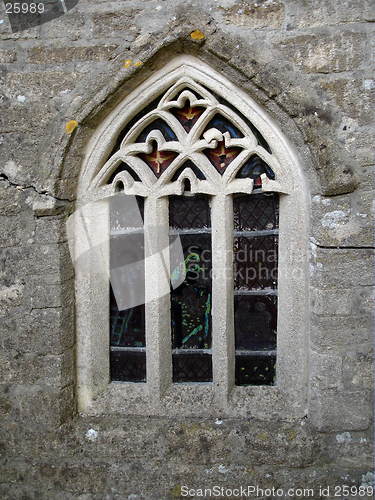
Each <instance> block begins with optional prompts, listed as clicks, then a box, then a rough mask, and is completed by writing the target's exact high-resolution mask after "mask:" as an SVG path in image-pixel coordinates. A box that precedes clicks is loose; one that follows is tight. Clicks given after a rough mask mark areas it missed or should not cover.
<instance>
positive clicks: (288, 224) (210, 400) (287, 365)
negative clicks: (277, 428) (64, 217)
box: [75, 55, 309, 418]
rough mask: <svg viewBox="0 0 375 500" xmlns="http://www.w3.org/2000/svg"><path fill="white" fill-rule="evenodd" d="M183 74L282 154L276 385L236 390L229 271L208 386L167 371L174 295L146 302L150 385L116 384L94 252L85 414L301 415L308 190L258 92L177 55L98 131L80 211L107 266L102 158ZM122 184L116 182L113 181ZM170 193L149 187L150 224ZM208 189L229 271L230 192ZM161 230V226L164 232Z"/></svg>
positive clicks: (220, 290)
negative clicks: (111, 371)
mask: <svg viewBox="0 0 375 500" xmlns="http://www.w3.org/2000/svg"><path fill="white" fill-rule="evenodd" d="M181 79H186V80H189V79H193V80H194V81H195V82H197V83H198V84H199V83H200V84H203V85H205V86H206V87H207V88H209V89H210V90H212V91H214V92H216V93H217V94H220V95H221V96H223V97H224V98H225V99H226V100H227V101H228V102H229V103H230V104H232V105H233V106H234V107H236V108H237V109H239V110H240V111H241V112H242V113H243V114H244V115H245V116H246V117H247V118H248V119H249V120H250V121H251V122H252V123H253V124H254V125H255V126H256V127H257V128H258V130H259V131H260V132H261V134H262V135H263V136H264V137H265V139H266V140H267V142H268V143H269V144H270V146H271V148H272V153H273V156H274V157H275V158H276V161H275V163H274V164H273V165H272V168H273V170H274V171H275V175H276V181H270V182H269V185H267V182H265V183H263V189H264V190H265V191H278V192H279V193H280V235H279V306H278V310H279V312H278V360H277V383H276V385H275V386H260V387H254V386H253V387H235V386H234V380H231V378H230V377H229V376H228V375H227V374H228V373H230V371H233V369H232V368H233V367H231V366H229V365H230V363H231V360H233V362H234V342H231V338H232V337H231V336H233V332H231V331H230V330H231V327H230V324H231V322H230V317H231V314H233V311H232V309H233V297H232V293H233V292H232V291H231V289H230V287H228V285H227V282H228V278H229V280H230V279H231V276H226V277H225V276H224V275H222V277H221V278H220V277H219V278H218V279H216V280H215V285H214V288H213V296H214V297H215V299H214V300H215V302H214V304H213V332H214V339H215V340H214V342H213V357H214V359H216V360H217V365H216V369H214V381H213V383H212V384H172V381H171V378H170V376H169V373H170V365H171V356H169V355H165V353H166V352H167V353H168V351H170V334H169V333H168V332H169V329H170V325H169V315H170V313H169V307H170V305H169V296H168V295H163V294H161V295H163V296H162V297H161V298H160V299H157V300H152V301H150V302H148V303H147V304H146V324H147V325H148V326H147V328H146V335H147V340H146V346H147V352H148V353H150V352H152V356H150V355H149V354H148V356H147V357H148V358H150V361H148V365H147V370H148V381H147V383H146V384H136V383H115V382H112V383H110V380H109V353H108V346H109V342H108V316H109V315H108V304H109V297H108V295H109V290H108V288H109V287H108V273H107V272H106V269H100V268H98V266H97V262H98V261H97V259H96V257H95V256H92V257H91V258H90V259H91V260H88V261H87V262H86V265H85V266H84V268H82V269H77V272H76V307H77V323H76V327H77V394H78V408H79V411H80V412H83V413H88V414H102V413H111V412H113V411H115V412H119V413H122V414H124V415H131V414H133V415H134V414H135V415H137V414H139V415H141V414H142V415H147V414H148V415H160V416H162V415H166V416H173V415H176V416H177V415H178V416H201V415H204V416H208V415H217V414H218V412H220V414H223V415H226V416H231V417H249V416H256V417H258V418H272V417H278V418H293V417H301V416H303V415H304V414H306V412H307V410H306V408H307V396H308V328H309V326H308V236H307V234H308V211H309V210H308V209H309V206H308V201H307V200H308V192H307V187H306V181H305V179H304V176H303V173H302V169H301V167H300V165H299V162H298V159H297V157H296V155H295V153H294V150H293V147H292V146H291V144H289V142H288V140H287V139H286V138H285V136H284V135H283V134H282V132H281V131H280V130H279V127H278V125H277V124H276V123H275V121H274V120H273V118H271V117H270V116H269V115H268V114H267V113H266V112H265V111H264V110H263V109H262V108H261V107H260V106H259V105H258V104H257V103H256V102H255V101H254V100H253V99H252V98H250V97H249V96H248V95H246V94H245V93H244V92H243V91H241V90H240V89H239V88H237V87H236V86H235V85H234V84H233V83H231V82H229V81H228V80H227V79H226V78H225V77H223V76H222V75H220V74H218V73H217V72H215V71H214V70H213V69H212V68H210V67H209V66H208V65H207V64H205V63H203V62H201V61H200V60H199V59H196V58H194V57H193V56H187V55H184V56H180V57H177V58H176V59H174V60H173V61H172V62H170V63H169V64H168V65H166V66H165V67H164V68H163V69H162V70H160V71H158V72H156V73H154V74H153V75H152V76H151V77H150V78H149V79H148V80H147V81H146V82H144V83H143V84H142V85H140V86H139V87H138V88H137V89H136V90H134V91H133V92H132V93H131V94H130V95H129V96H127V97H126V98H125V99H124V101H123V102H122V103H120V104H119V105H118V106H117V107H116V108H115V109H114V110H113V111H112V112H111V113H110V115H109V116H108V117H107V118H106V119H105V120H104V121H103V123H102V124H101V125H100V126H99V127H98V129H97V130H96V132H95V134H94V136H93V138H92V140H91V141H90V143H89V145H88V147H87V150H86V151H87V152H86V156H85V159H84V162H83V165H82V169H81V175H80V179H79V187H78V196H77V208H78V209H85V210H88V212H86V214H88V218H87V220H89V221H90V220H91V222H92V227H95V233H97V234H98V238H99V241H98V247H99V248H100V249H101V251H102V252H103V256H104V260H103V262H108V259H107V260H106V257H105V256H107V257H108V239H106V238H102V235H105V234H108V203H107V201H106V197H107V196H109V195H111V194H112V193H113V189H114V188H113V186H108V185H106V184H104V183H103V179H104V178H105V175H106V172H105V165H104V162H105V159H106V158H107V157H108V154H109V153H110V151H111V150H112V147H113V145H114V142H115V140H116V138H117V136H118V134H119V132H120V131H121V129H122V128H123V126H124V124H125V123H126V122H128V121H129V120H130V119H131V118H132V117H133V116H135V114H136V113H137V112H138V110H139V109H141V108H142V107H144V106H146V105H147V104H148V103H149V102H151V101H152V100H153V98H154V97H155V95H158V94H160V93H162V92H165V91H166V90H167V89H168V88H169V87H171V86H172V85H173V84H175V83H176V82H178V81H180V80H181ZM102 174H103V176H102V177H101V175H102ZM123 180H124V181H125V182H124V185H125V192H126V193H128V194H142V193H141V192H139V191H138V192H135V186H134V184H132V183H131V182H129V179H127V178H125V179H123ZM116 182H117V180H116V179H115V181H114V184H115V183H116ZM137 184H138V183H137ZM139 189H140V188H139ZM165 189H167V188H165ZM143 194H146V192H144V193H143ZM166 194H167V191H165V192H162V191H160V190H158V191H152V188H150V189H149V190H148V193H147V198H146V201H145V220H147V225H148V226H149V228H151V227H154V228H155V227H156V225H157V222H158V221H160V220H165V221H167V220H168V202H167V198H166ZM170 194H172V193H170ZM212 194H214V196H213V197H212V214H211V215H212V225H213V228H216V231H215V230H213V234H212V248H213V251H214V252H215V255H216V259H217V260H216V265H217V269H231V268H232V262H231V258H230V256H229V255H228V252H227V251H226V250H227V249H228V248H230V246H231V244H232V237H233V227H232V219H233V217H232V214H231V210H232V203H231V200H232V196H231V193H228V191H227V190H226V189H225V188H224V187H220V186H218V187H217V189H216V191H215V192H214V193H212ZM87 207H88V208H87ZM228 221H229V222H228ZM160 227H164V232H163V231H160ZM145 230H146V231H147V227H146V228H145ZM89 231H90V229H89ZM77 233H78V231H77ZM90 234H94V232H91V231H90ZM150 236H151V241H153V244H154V245H155V249H154V250H155V251H157V250H158V249H160V248H163V245H164V242H165V241H167V239H168V224H164V226H160V225H159V231H158V232H157V233H155V234H154V235H150ZM81 243H82V241H81V236H80V235H79V234H76V237H75V245H76V250H77V249H79V246H80V244H81ZM150 250H153V249H150ZM214 260H215V259H214ZM104 267H105V266H104ZM146 274H147V275H148V276H150V279H148V280H147V287H148V290H149V293H150V292H151V291H155V289H156V288H158V287H162V286H163V283H161V282H160V280H159V279H158V274H157V273H155V272H154V269H149V273H147V270H146ZM218 274H219V273H218ZM147 293H148V292H147V289H146V294H147ZM215 304H216V308H215ZM223 305H226V307H223Z"/></svg>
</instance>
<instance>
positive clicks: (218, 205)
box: [76, 57, 306, 414]
mask: <svg viewBox="0 0 375 500" xmlns="http://www.w3.org/2000/svg"><path fill="white" fill-rule="evenodd" d="M280 160H281V161H280ZM299 175H300V174H299V170H298V164H297V162H296V159H295V156H294V155H293V153H292V152H291V150H290V149H289V147H288V145H287V143H286V141H285V139H284V138H283V137H282V134H281V133H280V132H279V131H278V130H277V127H275V125H274V124H273V122H272V120H270V119H269V117H267V116H266V115H264V114H262V111H261V110H260V108H259V107H257V106H256V105H255V103H254V102H253V101H251V100H250V99H249V98H248V97H246V96H245V94H243V93H241V92H240V91H239V90H238V89H237V88H236V87H235V86H234V85H233V84H230V83H229V82H228V81H227V80H225V78H222V77H220V76H218V75H217V74H216V73H214V72H213V71H212V70H211V69H210V68H208V67H207V66H206V65H204V64H203V63H201V62H199V61H197V60H196V59H194V58H189V57H184V58H182V59H181V58H180V59H176V60H175V61H174V62H172V63H171V65H170V67H169V69H168V68H164V69H163V70H161V71H160V72H159V74H157V75H155V77H153V78H152V79H151V81H150V82H146V83H145V84H143V85H142V86H141V87H140V89H137V91H135V92H133V94H131V95H130V96H129V98H127V99H126V100H125V101H124V104H121V105H119V107H118V108H116V109H115V110H114V111H113V113H112V114H111V115H110V116H109V117H108V119H107V120H106V121H105V122H104V123H103V124H102V125H101V127H100V129H99V131H98V132H97V133H96V134H95V136H94V138H93V142H92V144H91V146H90V148H89V150H88V153H87V155H86V158H85V161H84V165H83V168H82V173H81V176H80V184H79V186H80V187H79V193H78V200H79V206H80V207H81V210H82V212H85V213H86V214H88V215H87V216H86V219H85V226H87V233H88V234H92V233H95V235H92V245H91V246H95V248H97V249H100V251H99V250H98V251H97V252H96V253H95V252H94V257H90V258H89V259H87V262H86V268H88V269H89V271H88V272H86V274H85V273H83V272H82V273H81V272H80V271H77V290H78V292H77V293H78V299H77V301H78V307H77V310H78V314H77V318H78V319H77V329H78V344H79V346H81V348H79V349H78V360H77V369H78V394H79V404H80V407H81V408H83V409H85V408H86V409H88V408H93V407H96V405H99V407H102V406H101V405H104V407H105V405H106V404H107V403H106V401H110V400H113V398H115V400H116V401H117V403H116V404H117V405H118V404H120V406H121V404H122V403H121V401H122V400H124V402H125V401H127V403H126V409H125V407H124V412H125V413H126V412H128V411H133V410H131V408H132V407H131V404H130V402H131V401H133V400H134V401H138V403H137V405H138V404H141V405H144V409H146V408H148V410H145V411H150V412H151V413H157V414H159V413H160V412H161V413H163V412H164V411H167V412H170V411H172V413H173V412H174V411H177V408H178V407H180V404H182V402H183V401H184V403H183V404H184V405H185V408H186V412H187V414H191V412H193V413H194V412H195V411H198V413H199V412H200V411H203V408H207V409H206V410H204V411H209V410H208V408H209V407H210V404H211V403H210V401H211V402H215V405H216V406H215V407H217V405H218V406H219V407H222V408H227V410H228V411H230V412H234V413H233V414H237V412H240V411H242V410H240V408H242V407H244V406H243V405H244V401H243V397H244V396H245V395H247V396H246V397H248V395H249V394H250V393H249V392H248V390H250V389H252V390H253V391H254V390H255V389H256V388H254V387H252V388H251V386H257V385H260V386H266V387H267V386H268V390H270V391H271V392H270V393H269V394H270V397H271V399H272V398H277V396H276V394H277V393H278V391H279V390H283V387H284V388H286V387H287V385H288V383H291V380H295V382H294V385H295V391H294V394H293V396H292V399H293V401H302V400H303V394H304V391H305V386H304V385H303V383H302V382H301V380H302V379H301V377H300V375H299V374H300V373H301V371H303V369H304V368H303V367H305V366H306V353H305V350H304V348H303V344H304V340H303V339H304V338H305V333H303V332H304V330H303V329H302V330H300V332H302V334H301V333H300V332H299V331H298V329H297V328H296V324H297V323H298V324H300V320H299V319H298V318H297V316H298V314H299V312H301V314H303V311H304V306H303V303H304V302H303V301H304V300H305V297H306V294H305V293H304V291H303V289H304V285H302V292H301V287H300V288H299V296H298V298H296V297H297V296H294V295H293V298H292V294H291V293H290V291H293V290H294V288H293V286H294V285H293V283H294V281H293V279H292V276H291V275H290V276H289V274H288V272H286V271H287V270H288V269H292V268H293V269H294V272H295V271H296V270H297V271H298V272H300V273H301V276H302V277H303V275H304V273H305V264H304V261H303V260H299V261H297V260H298V258H299V256H300V255H303V252H304V251H302V250H301V249H302V247H303V245H304V244H305V243H304V241H305V240H304V236H301V234H302V233H301V230H300V225H299V223H300V219H301V217H302V219H303V217H304V212H303V210H302V211H301V210H299V209H298V207H299V206H300V207H303V203H304V202H303V200H302V196H301V193H299V192H298V190H297V191H296V189H295V188H296V186H298V185H301V186H302V185H303V183H302V180H301V178H300V177H299ZM280 195H282V196H280ZM130 199H132V200H133V201H134V200H137V202H136V203H137V207H138V210H139V212H140V213H141V217H140V219H139V220H138V222H139V223H137V224H133V223H132V224H131V227H127V222H126V217H125V219H122V218H121V217H122V216H121V213H120V212H121V209H120V212H119V211H118V208H119V207H117V208H116V203H117V201H116V200H120V202H119V203H120V205H121V204H122V203H124V200H130ZM108 200H111V201H109V202H108ZM279 201H280V229H279V216H278V214H279ZM126 203H127V202H125V204H126ZM132 206H133V207H134V206H135V205H134V203H133V205H132ZM87 207H90V208H87ZM186 207H188V208H186ZM202 207H204V208H202ZM196 209H201V211H202V213H205V214H206V216H207V215H208V218H207V220H206V221H205V222H204V223H202V224H201V222H199V220H200V219H199V217H198V218H197V219H196V220H193V219H192V218H191V217H190V216H187V214H191V213H193V212H194V210H196ZM116 210H117V212H116ZM129 210H133V209H132V208H125V212H124V209H122V212H123V213H127V211H129ZM116 217H117V219H116ZM107 221H109V222H107ZM197 221H198V223H197ZM286 225H288V227H289V229H288V231H289V236H287V231H286V230H285V228H286ZM282 227H284V230H282ZM279 231H280V232H279ZM76 233H77V231H76ZM98 233H100V235H101V236H98ZM106 234H107V235H110V237H109V238H107V239H106V238H105V235H106ZM297 234H299V239H298V240H297V238H296V237H295V236H296V235H297ZM80 238H81V236H79V237H78V238H77V239H78V240H79V239H80ZM177 240H179V243H178V244H177V243H174V242H176V241H177ZM124 242H126V243H124ZM291 244H292V245H294V246H295V248H294V249H293V248H292V247H291V246H290V245H291ZM121 245H125V247H126V246H127V247H129V248H130V249H131V250H132V251H133V252H135V253H136V254H137V255H138V257H137V259H138V261H139V257H141V259H140V260H141V262H142V265H138V264H137V265H136V266H135V268H134V269H131V273H133V274H134V276H135V275H136V274H137V273H138V275H139V273H141V274H142V273H143V275H144V277H145V279H144V282H143V283H144V288H143V290H141V291H140V292H139V293H140V294H141V295H142V293H143V295H144V302H143V304H142V305H141V304H139V303H134V304H130V306H129V304H127V306H126V307H127V308H124V307H125V306H124V305H123V306H121V307H119V306H118V300H116V297H114V295H116V293H114V294H113V289H112V292H111V289H110V287H109V281H110V282H111V284H112V288H113V283H116V280H117V281H118V282H121V280H122V278H121V272H122V271H121V270H119V269H120V268H121V267H124V266H125V267H127V268H129V266H130V267H131V266H132V265H133V261H132V259H131V258H130V260H129V259H128V260H126V258H125V260H122V257H121V252H119V251H118V249H119V248H120V247H121ZM173 245H177V246H176V248H177V247H178V245H180V246H181V251H182V252H183V259H182V260H181V259H180V261H177V262H175V261H174V255H173V252H172V251H171V250H170V247H171V246H172V247H173ZM83 246H84V245H83ZM78 247H79V244H78ZM279 250H280V251H279ZM295 250H296V251H295ZM301 251H302V253H301ZM241 252H242V254H244V253H245V254H246V253H247V257H246V258H247V261H246V262H241V261H240V260H239V259H238V258H237V256H238V254H239V253H241ZM298 252H300V253H298ZM129 253H131V252H129ZM96 254H100V255H101V259H102V260H101V261H100V264H98V259H97V257H95V255H96ZM209 254H210V255H209ZM202 255H204V256H206V257H208V255H209V259H207V261H206V260H204V259H203V257H202ZM288 258H289V260H290V262H287V259H288ZM116 259H118V260H116ZM133 260H134V259H133ZM138 261H137V262H138ZM103 262H104V264H103ZM259 263H260V264H262V265H263V264H264V265H263V268H264V271H263V272H264V273H265V272H267V273H268V275H267V277H264V276H262V275H259V272H258V270H257V269H258V268H257V269H256V266H257V265H258V264H259ZM278 265H279V274H277V271H276V270H277V267H278ZM181 266H182V268H183V267H185V272H184V275H183V279H182V281H181V279H180V281H179V282H178V283H177V284H176V283H175V279H176V276H177V274H178V269H181ZM133 267H134V266H133ZM205 267H206V269H204V268H205ZM249 267H250V269H249ZM242 268H245V275H244V280H243V279H242V277H241V275H243V272H242V271H243V269H242ZM246 269H247V271H248V274H249V273H250V274H252V276H248V275H246ZM203 270H204V271H205V273H206V272H209V274H210V280H207V279H206V281H205V280H204V278H203V274H204V273H203ZM194 273H195V274H194ZM254 273H255V274H254ZM257 273H258V274H257ZM194 276H195V278H194ZM129 279H130V278H129ZM241 280H242V281H241ZM125 281H126V280H125ZM120 288H121V287H120ZM293 293H294V292H293ZM93 296H95V298H96V308H93V307H92V306H91V302H90V297H93ZM81 299H82V303H81V302H80V301H81ZM120 300H121V299H120ZM293 301H294V304H297V303H298V302H301V304H302V306H301V307H300V309H298V313H296V314H294V315H289V316H288V315H287V314H285V313H284V312H281V313H280V311H286V310H287V307H288V306H289V305H290V304H291V303H292V302H293ZM193 302H194V304H195V306H196V307H195V310H194V314H193V315H192V319H189V314H190V311H189V308H191V304H192V303H193ZM85 304H86V305H85ZM87 304H89V305H87ZM109 304H110V305H111V307H109ZM128 306H129V307H128ZM130 309H132V311H130ZM280 314H281V315H280ZM108 318H110V324H111V331H110V338H111V346H110V349H109V345H108V344H109V342H108V336H109V335H108ZM83 323H84V324H85V327H83ZM88 324H89V326H88V327H87V325H88ZM81 325H82V326H81ZM276 332H277V334H276ZM276 337H277V340H276ZM276 350H277V361H276ZM121 358H123V359H122V360H121ZM288 358H289V359H290V362H287V361H286V360H287V359H288ZM88 360H89V362H88ZM292 365H293V366H294V368H295V373H291V371H290V369H289V368H288V367H289V366H292ZM276 372H277V381H276ZM111 379H112V380H113V381H121V380H122V381H124V382H125V383H123V384H115V385H113V384H110V380H111ZM129 382H130V384H129ZM133 382H146V383H141V384H134V383H133ZM181 382H204V383H206V384H207V382H208V386H206V388H204V386H202V384H188V386H189V389H188V388H187V386H186V385H185V384H181ZM108 384H109V385H108ZM193 386H194V387H195V389H194V387H193ZM209 387H211V389H210V388H209ZM195 390H197V391H200V392H197V397H199V403H197V400H196V399H194V397H192V395H194V394H195V392H194V391H195ZM273 390H275V391H276V392H272V391H273ZM191 391H193V392H191ZM207 391H208V392H207ZM243 391H245V392H243ZM241 394H242V396H241ZM254 394H258V392H256V393H254ZM259 394H261V393H259ZM189 395H190V396H189ZM198 395H199V396H198ZM98 397H99V400H100V401H102V398H104V399H103V402H102V403H101V402H100V403H99V402H98V399H97V398H98ZM256 397H258V396H256ZM123 398H125V399H123ZM134 398H135V399H134ZM193 400H194V401H195V406H194V409H193V407H192V406H191V404H192V401H193ZM95 401H96V402H95ZM113 401H114V400H113ZM173 401H175V405H176V406H172V407H171V404H173V403H172V402H173ZM275 401H276V399H275ZM139 402H141V403H139ZM108 404H109V403H108ZM129 404H130V406H129ZM278 404H279V403H275V405H276V406H277V405H278ZM298 404H301V403H298ZM207 405H208V406H207ZM228 405H229V406H228ZM238 405H240V406H238ZM164 406H165V409H163V408H164ZM104 407H103V408H104ZM137 407H138V406H137ZM245 407H247V406H246V405H245ZM166 408H168V410H167V409H166ZM189 408H190V409H189ZM199 408H201V410H199ZM229 408H232V409H231V410H229ZM184 411H185V410H184Z"/></svg>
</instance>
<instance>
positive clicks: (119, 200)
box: [110, 193, 144, 233]
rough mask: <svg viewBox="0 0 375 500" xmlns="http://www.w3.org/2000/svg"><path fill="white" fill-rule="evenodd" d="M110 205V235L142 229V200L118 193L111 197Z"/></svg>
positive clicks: (138, 197)
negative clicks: (125, 230) (121, 231)
mask: <svg viewBox="0 0 375 500" xmlns="http://www.w3.org/2000/svg"><path fill="white" fill-rule="evenodd" d="M110 204H111V210H110V227H111V232H112V233H113V232H117V231H120V230H122V229H142V228H143V216H144V199H143V198H141V197H140V196H127V195H124V194H123V193H118V194H116V195H114V196H112V197H111V203H110Z"/></svg>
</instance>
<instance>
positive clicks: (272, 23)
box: [221, 0, 284, 29]
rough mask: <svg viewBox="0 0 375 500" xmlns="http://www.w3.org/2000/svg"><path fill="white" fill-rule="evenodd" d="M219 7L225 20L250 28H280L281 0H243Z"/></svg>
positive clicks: (282, 18) (282, 9) (281, 15)
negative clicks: (271, 0) (270, 0)
mask: <svg viewBox="0 0 375 500" xmlns="http://www.w3.org/2000/svg"><path fill="white" fill-rule="evenodd" d="M221 8H222V9H223V17H224V19H225V20H226V21H227V22H230V23H233V24H236V25H237V26H243V27H246V28H250V29H259V28H280V27H281V25H282V23H283V20H284V2H283V1H282V0H275V1H273V2H269V1H266V0H256V1H255V0H244V1H242V2H235V4H234V5H231V6H228V7H221Z"/></svg>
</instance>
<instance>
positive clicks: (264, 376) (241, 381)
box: [235, 355, 276, 385]
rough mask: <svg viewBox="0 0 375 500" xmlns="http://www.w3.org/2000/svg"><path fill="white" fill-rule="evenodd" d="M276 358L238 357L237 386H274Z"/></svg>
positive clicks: (236, 369)
mask: <svg viewBox="0 0 375 500" xmlns="http://www.w3.org/2000/svg"><path fill="white" fill-rule="evenodd" d="M275 375H276V357H275V356H246V355H244V356H238V355H237V356H236V368H235V379H236V385H274V383H275Z"/></svg>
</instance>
